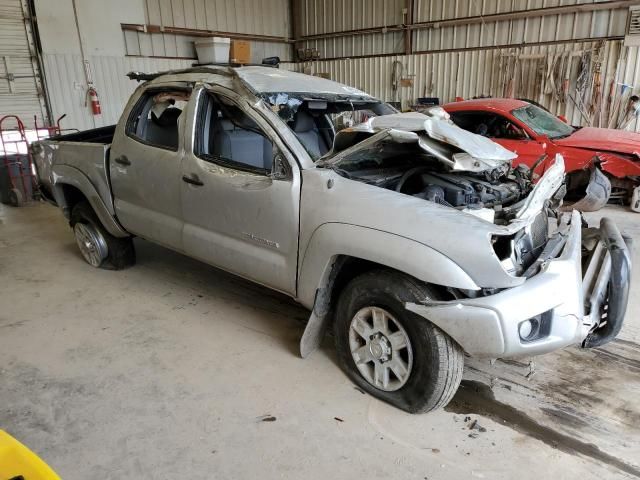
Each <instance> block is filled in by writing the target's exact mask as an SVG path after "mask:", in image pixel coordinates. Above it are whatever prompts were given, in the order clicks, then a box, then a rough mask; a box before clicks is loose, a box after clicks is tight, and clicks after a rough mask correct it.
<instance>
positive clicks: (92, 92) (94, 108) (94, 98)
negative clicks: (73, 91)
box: [87, 87, 102, 115]
mask: <svg viewBox="0 0 640 480" xmlns="http://www.w3.org/2000/svg"><path fill="white" fill-rule="evenodd" d="M87 96H88V97H89V101H90V102H91V113H93V114H94V115H100V114H101V113H102V108H101V107H100V100H99V99H98V92H96V89H95V88H93V87H89V90H88V91H87Z"/></svg>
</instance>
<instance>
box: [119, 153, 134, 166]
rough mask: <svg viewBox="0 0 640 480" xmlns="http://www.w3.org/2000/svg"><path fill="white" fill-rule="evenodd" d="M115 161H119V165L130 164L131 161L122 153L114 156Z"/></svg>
mask: <svg viewBox="0 0 640 480" xmlns="http://www.w3.org/2000/svg"><path fill="white" fill-rule="evenodd" d="M115 161H116V163H119V164H120V165H125V166H127V165H131V162H130V161H129V159H128V158H127V156H126V155H122V156H121V157H117V158H116V160H115Z"/></svg>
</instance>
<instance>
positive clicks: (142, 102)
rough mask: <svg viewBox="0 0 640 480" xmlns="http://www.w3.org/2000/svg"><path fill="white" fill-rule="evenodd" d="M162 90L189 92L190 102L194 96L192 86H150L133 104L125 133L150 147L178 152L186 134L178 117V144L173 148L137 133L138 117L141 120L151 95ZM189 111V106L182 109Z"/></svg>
mask: <svg viewBox="0 0 640 480" xmlns="http://www.w3.org/2000/svg"><path fill="white" fill-rule="evenodd" d="M162 92H188V93H189V95H190V98H189V101H188V102H187V104H188V103H190V102H191V99H192V96H193V89H192V88H190V87H150V88H147V89H146V90H144V91H143V92H142V93H141V94H140V97H139V98H138V100H137V101H136V103H135V105H134V106H133V108H132V109H131V111H130V112H129V116H128V117H127V123H126V124H125V128H124V134H125V135H126V136H127V137H128V138H130V139H132V140H134V141H136V142H138V143H141V144H142V145H146V146H148V147H154V148H159V149H161V150H167V151H169V152H178V151H179V150H180V144H181V143H183V141H184V135H182V132H181V129H180V120H179V119H178V145H177V146H176V147H175V148H173V147H170V146H169V145H161V144H158V143H153V142H150V141H148V140H146V139H144V138H142V137H140V136H138V135H136V133H135V132H136V130H137V124H136V119H137V120H138V121H139V118H140V116H141V115H142V112H143V110H144V107H145V106H146V104H147V102H148V101H149V98H150V97H153V96H154V95H157V94H158V93H162ZM186 111H187V107H186V106H185V108H184V109H183V110H182V114H184V113H185V112H186ZM182 114H181V115H180V117H182Z"/></svg>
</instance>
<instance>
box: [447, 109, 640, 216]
mask: <svg viewBox="0 0 640 480" xmlns="http://www.w3.org/2000/svg"><path fill="white" fill-rule="evenodd" d="M444 109H445V110H446V111H447V112H448V113H449V114H450V115H451V119H452V120H453V121H454V123H456V124H457V125H458V126H459V127H461V128H464V129H465V130H468V131H471V132H473V133H477V134H479V135H483V136H486V137H489V138H491V139H493V140H494V141H495V142H497V143H499V144H500V145H502V146H503V147H505V148H507V149H509V150H511V151H513V152H515V153H516V154H518V160H517V161H519V162H520V163H524V164H525V165H527V166H528V167H529V168H531V169H533V171H534V174H535V175H536V176H540V175H542V173H544V171H545V170H546V169H547V168H548V167H549V166H550V165H551V164H552V162H553V159H554V158H555V155H556V154H557V153H559V154H561V155H562V156H563V157H564V161H565V167H566V171H567V190H568V194H567V197H565V198H567V199H569V200H573V201H574V202H580V205H579V209H580V210H583V211H592V210H598V209H599V208H601V207H602V206H603V205H604V204H605V203H606V202H607V201H615V202H617V203H624V204H629V205H631V209H632V210H634V211H637V212H638V211H640V134H639V133H634V132H627V131H622V130H613V129H607V128H593V127H572V126H571V125H568V124H567V123H565V122H563V121H562V120H560V119H559V118H558V117H556V116H554V115H553V114H551V113H549V112H548V111H547V110H545V109H543V108H540V107H539V106H537V105H534V104H531V103H529V102H525V101H523V100H517V99H512V98H482V99H477V100H465V101H462V102H453V103H449V104H446V105H444ZM574 207H578V205H577V203H576V204H574Z"/></svg>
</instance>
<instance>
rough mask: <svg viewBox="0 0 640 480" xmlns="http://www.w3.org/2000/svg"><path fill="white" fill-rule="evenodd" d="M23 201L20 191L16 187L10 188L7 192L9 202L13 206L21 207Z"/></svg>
mask: <svg viewBox="0 0 640 480" xmlns="http://www.w3.org/2000/svg"><path fill="white" fill-rule="evenodd" d="M23 203H24V197H23V196H22V192H21V191H20V190H18V189H17V188H12V189H11V191H10V192H9V204H11V206H13V207H21V206H22V204H23Z"/></svg>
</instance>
